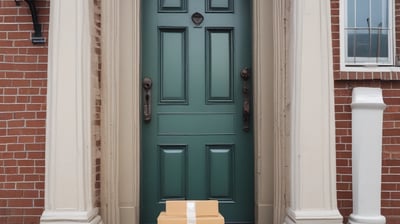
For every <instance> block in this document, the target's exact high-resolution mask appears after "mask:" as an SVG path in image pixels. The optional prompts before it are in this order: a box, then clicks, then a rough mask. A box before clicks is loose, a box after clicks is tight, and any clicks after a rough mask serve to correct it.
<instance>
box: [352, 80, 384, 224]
mask: <svg viewBox="0 0 400 224" xmlns="http://www.w3.org/2000/svg"><path fill="white" fill-rule="evenodd" d="M351 107H352V170H353V213H352V214H351V215H350V217H349V223H350V224H361V223H363V224H369V223H371V224H384V223H385V222H386V220H385V217H384V216H382V215H381V171H382V120H383V110H384V109H385V103H384V102H383V98H382V90H381V89H379V88H364V87H359V88H354V89H353V102H352V104H351Z"/></svg>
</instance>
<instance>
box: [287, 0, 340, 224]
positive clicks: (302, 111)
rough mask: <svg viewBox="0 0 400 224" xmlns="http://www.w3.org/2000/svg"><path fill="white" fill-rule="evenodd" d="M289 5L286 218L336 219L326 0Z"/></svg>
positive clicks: (296, 220) (302, 220)
mask: <svg viewBox="0 0 400 224" xmlns="http://www.w3.org/2000/svg"><path fill="white" fill-rule="evenodd" d="M290 4H291V12H290V13H289V16H290V17H291V18H290V27H289V71H288V72H289V78H290V82H291V87H290V91H291V100H290V101H291V102H290V114H291V119H290V130H291V131H290V154H291V156H290V161H291V162H290V202H289V208H288V211H287V216H286V221H285V222H286V223H287V224H292V223H321V224H322V223H324V224H326V223H338V224H339V223H342V216H341V215H340V213H339V211H338V209H337V202H336V171H335V169H336V165H335V164H336V163H335V123H334V107H333V106H334V101H333V97H334V92H333V71H332V46H331V34H330V33H331V27H330V1H329V0H292V1H291V3H290Z"/></svg>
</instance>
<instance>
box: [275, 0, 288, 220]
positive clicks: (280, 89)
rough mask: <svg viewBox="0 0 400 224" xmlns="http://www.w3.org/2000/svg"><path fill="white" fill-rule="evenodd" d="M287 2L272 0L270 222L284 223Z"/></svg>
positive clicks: (286, 186) (285, 188)
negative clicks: (272, 113) (272, 195)
mask: <svg viewBox="0 0 400 224" xmlns="http://www.w3.org/2000/svg"><path fill="white" fill-rule="evenodd" d="M287 5H288V4H287V0H274V1H273V35H274V38H273V40H274V41H273V43H274V47H273V51H274V58H273V60H274V75H273V76H274V77H273V78H274V87H273V89H274V215H273V223H275V224H277V223H283V221H284V218H285V215H286V207H287V204H286V199H285V198H286V197H287V195H288V179H287V176H288V170H287V162H288V159H287V158H288V157H287V156H288V151H287V148H288V144H287V141H288V137H287V136H288V127H287V120H288V119H287V117H288V116H287V114H288V111H287V106H288V105H287V104H288V102H287V95H288V92H287V90H288V86H287V84H288V83H287V72H286V66H287V63H286V60H287V52H286V51H287V49H288V48H287V44H288V43H287V42H288V41H287V34H286V29H287V20H286V15H287V13H288V12H287Z"/></svg>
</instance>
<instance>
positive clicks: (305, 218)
mask: <svg viewBox="0 0 400 224" xmlns="http://www.w3.org/2000/svg"><path fill="white" fill-rule="evenodd" d="M342 223H343V217H342V216H341V215H340V213H339V211H338V210H318V211H293V210H292V209H288V211H287V216H286V218H285V222H284V224H342Z"/></svg>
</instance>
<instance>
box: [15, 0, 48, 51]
mask: <svg viewBox="0 0 400 224" xmlns="http://www.w3.org/2000/svg"><path fill="white" fill-rule="evenodd" d="M21 1H22V0H15V4H16V5H17V6H20V5H21ZM24 1H25V2H26V3H27V4H28V6H29V10H30V11H31V15H32V23H33V29H34V33H33V34H32V37H31V40H32V43H33V44H44V43H46V40H45V38H44V37H43V36H42V25H41V24H40V23H39V20H38V16H37V12H36V5H35V0H24Z"/></svg>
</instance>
